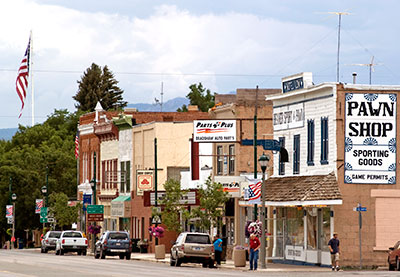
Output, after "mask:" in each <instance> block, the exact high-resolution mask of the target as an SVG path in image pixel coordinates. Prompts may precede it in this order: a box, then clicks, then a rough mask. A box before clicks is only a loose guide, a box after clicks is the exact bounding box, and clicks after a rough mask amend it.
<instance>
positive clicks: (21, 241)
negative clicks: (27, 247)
mask: <svg viewBox="0 0 400 277" xmlns="http://www.w3.org/2000/svg"><path fill="white" fill-rule="evenodd" d="M23 248H24V240H23V239H20V240H19V241H18V249H23Z"/></svg>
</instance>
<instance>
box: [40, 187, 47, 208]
mask: <svg viewBox="0 0 400 277" xmlns="http://www.w3.org/2000/svg"><path fill="white" fill-rule="evenodd" d="M41 191H42V194H43V196H44V197H45V199H43V200H45V201H43V207H47V186H43V187H42V188H41Z"/></svg>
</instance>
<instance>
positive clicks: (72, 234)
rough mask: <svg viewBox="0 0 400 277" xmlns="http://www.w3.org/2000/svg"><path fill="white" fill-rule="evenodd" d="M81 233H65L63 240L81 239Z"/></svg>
mask: <svg viewBox="0 0 400 277" xmlns="http://www.w3.org/2000/svg"><path fill="white" fill-rule="evenodd" d="M81 237H82V235H81V233H78V232H65V233H64V235H63V238H81Z"/></svg>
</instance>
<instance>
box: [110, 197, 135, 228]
mask: <svg viewBox="0 0 400 277" xmlns="http://www.w3.org/2000/svg"><path fill="white" fill-rule="evenodd" d="M111 217H112V218H113V219H115V221H116V222H117V230H119V231H127V232H130V231H131V230H130V229H131V197H130V196H125V195H120V196H118V197H117V198H115V199H113V200H112V201H111Z"/></svg>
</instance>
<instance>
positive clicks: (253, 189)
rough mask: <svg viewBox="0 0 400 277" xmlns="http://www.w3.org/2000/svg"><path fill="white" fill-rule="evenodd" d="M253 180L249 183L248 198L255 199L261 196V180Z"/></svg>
mask: <svg viewBox="0 0 400 277" xmlns="http://www.w3.org/2000/svg"><path fill="white" fill-rule="evenodd" d="M254 181H255V182H254V183H252V184H250V185H249V200H250V201H252V200H257V199H259V198H260V196H261V181H258V180H254Z"/></svg>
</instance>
